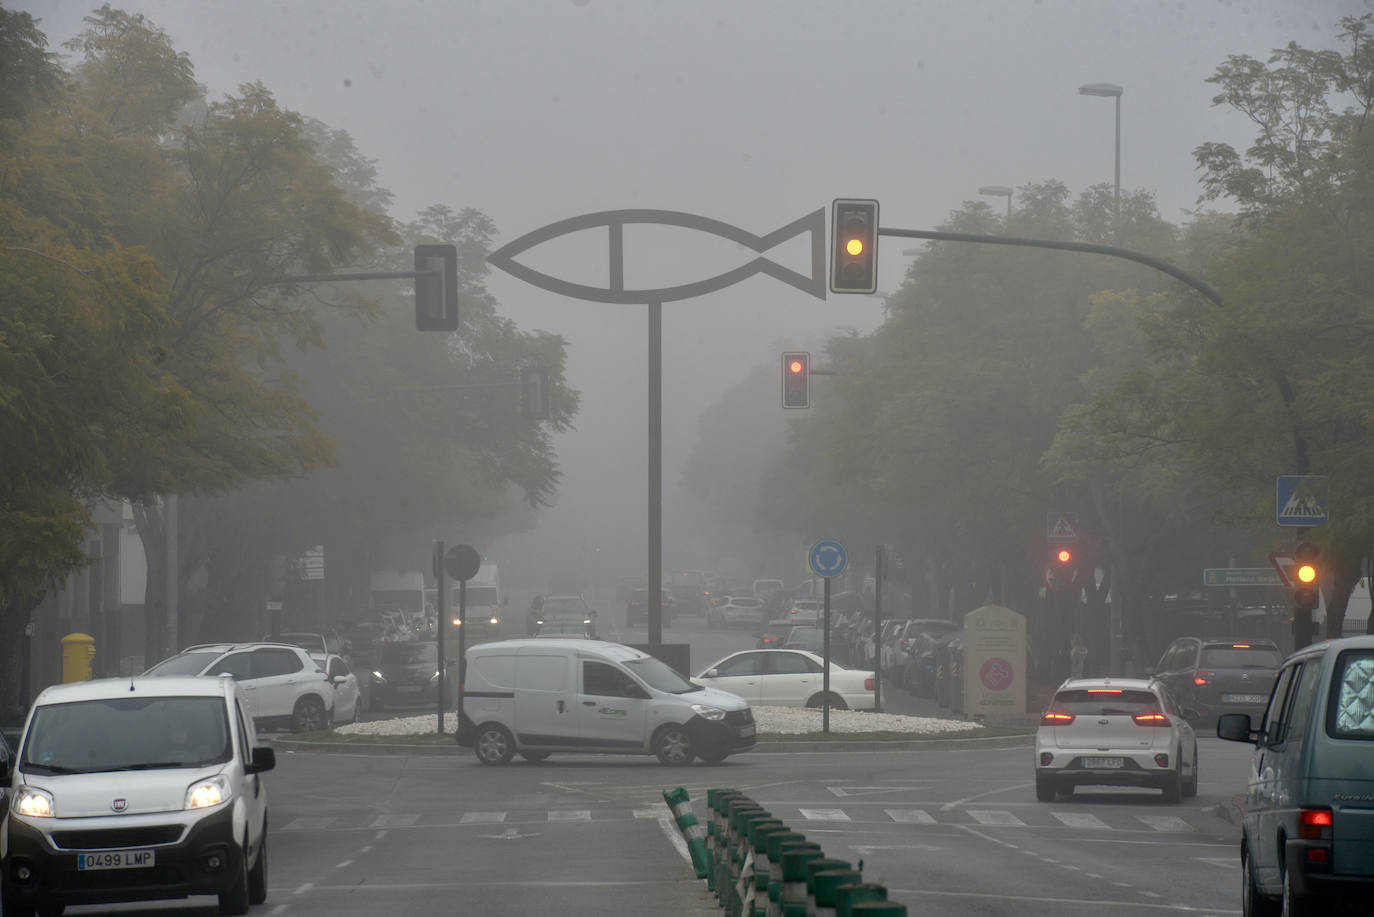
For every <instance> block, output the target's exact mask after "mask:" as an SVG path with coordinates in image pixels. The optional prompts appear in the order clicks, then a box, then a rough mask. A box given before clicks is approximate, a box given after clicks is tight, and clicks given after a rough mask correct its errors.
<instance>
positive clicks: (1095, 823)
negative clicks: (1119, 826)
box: [1050, 812, 1107, 828]
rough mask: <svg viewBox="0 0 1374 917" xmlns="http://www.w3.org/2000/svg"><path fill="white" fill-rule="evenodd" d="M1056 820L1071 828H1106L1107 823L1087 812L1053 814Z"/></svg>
mask: <svg viewBox="0 0 1374 917" xmlns="http://www.w3.org/2000/svg"><path fill="white" fill-rule="evenodd" d="M1050 814H1051V815H1053V816H1054V817H1055V818H1057V819H1059V820H1060V821H1061V822H1063V823H1064V824H1065V825H1067V826H1068V827H1070V828H1106V827H1107V823H1106V822H1104V821H1103V820H1102V819H1100V818H1098V817H1097V816H1096V815H1091V814H1089V813H1087V812H1051V813H1050Z"/></svg>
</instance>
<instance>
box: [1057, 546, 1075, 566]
mask: <svg viewBox="0 0 1374 917" xmlns="http://www.w3.org/2000/svg"><path fill="white" fill-rule="evenodd" d="M1054 559H1055V560H1056V561H1058V562H1059V563H1060V564H1067V563H1070V562H1071V561H1072V560H1073V552H1072V551H1070V550H1069V549H1068V548H1060V549H1059V550H1058V551H1055V552H1054Z"/></svg>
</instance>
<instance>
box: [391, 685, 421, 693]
mask: <svg viewBox="0 0 1374 917" xmlns="http://www.w3.org/2000/svg"><path fill="white" fill-rule="evenodd" d="M396 690H397V691H398V692H400V693H401V694H415V693H417V692H418V691H419V690H420V686H419V685H397V686H396Z"/></svg>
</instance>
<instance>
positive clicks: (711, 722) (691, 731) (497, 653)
mask: <svg viewBox="0 0 1374 917" xmlns="http://www.w3.org/2000/svg"><path fill="white" fill-rule="evenodd" d="M756 741H757V740H756V739H755V736H754V713H753V711H752V710H751V709H750V708H749V704H748V703H746V702H745V701H744V700H743V699H741V698H739V697H736V696H735V695H733V694H728V693H726V692H724V691H717V690H714V689H712V688H704V687H702V686H701V685H697V684H693V683H692V682H690V681H688V680H687V679H686V678H684V677H683V676H682V675H680V674H678V673H677V672H676V671H674V670H673V669H672V668H670V667H669V666H668V665H667V664H665V663H663V662H662V661H660V660H658V659H656V658H654V657H653V656H650V655H649V654H648V653H644V652H641V651H640V650H636V649H632V648H630V647H628V646H621V645H620V644H618V643H603V642H601V641H598V640H558V639H530V640H502V641H499V642H496V643H483V644H479V645H477V646H474V647H470V648H469V649H468V651H467V670H466V674H465V676H464V685H463V689H462V694H461V695H460V697H459V701H458V744H459V745H461V746H463V747H464V748H472V749H474V750H475V752H476V754H477V760H478V761H481V762H482V763H483V764H505V763H506V762H508V761H510V759H511V757H512V756H513V755H515V754H516V753H517V752H518V753H519V754H520V755H521V756H522V757H524V758H525V759H527V760H529V761H542V760H544V759H545V758H547V757H548V756H549V755H550V754H552V753H553V752H591V753H596V754H614V753H621V754H637V755H656V756H657V757H658V760H659V761H661V762H662V763H664V764H689V763H691V761H692V759H693V758H701V759H702V760H703V761H706V762H707V763H717V762H720V761H723V760H725V757H726V756H727V755H730V754H734V753H735V752H741V751H748V750H749V749H751V748H753V747H754V745H755V744H756Z"/></svg>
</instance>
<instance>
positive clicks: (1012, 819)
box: [968, 809, 1026, 827]
mask: <svg viewBox="0 0 1374 917" xmlns="http://www.w3.org/2000/svg"><path fill="white" fill-rule="evenodd" d="M968 814H970V815H972V816H973V818H974V820H975V821H977V822H978V824H980V825H1017V826H1020V827H1025V825H1026V823H1025V822H1023V821H1022V820H1021V819H1019V818H1017V817H1016V816H1015V815H1012V814H1011V813H1010V812H1008V811H1006V810H1005V809H969V810H968Z"/></svg>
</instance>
